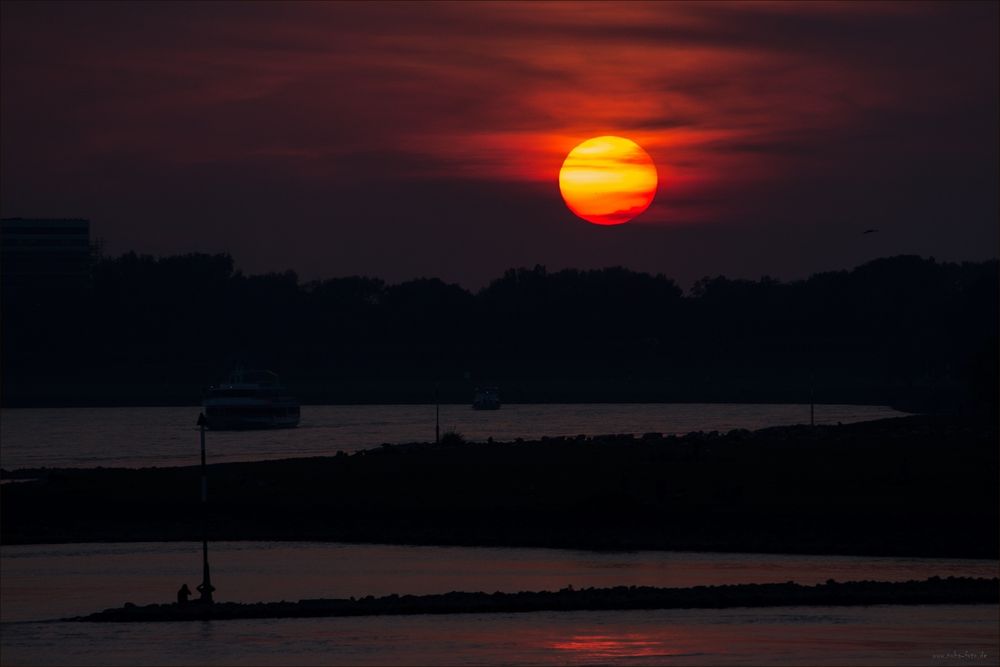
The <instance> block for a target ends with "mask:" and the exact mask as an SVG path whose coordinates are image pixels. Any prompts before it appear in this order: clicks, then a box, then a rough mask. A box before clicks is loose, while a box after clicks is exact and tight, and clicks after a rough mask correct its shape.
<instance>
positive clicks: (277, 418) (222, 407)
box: [202, 369, 299, 431]
mask: <svg viewBox="0 0 1000 667" xmlns="http://www.w3.org/2000/svg"><path fill="white" fill-rule="evenodd" d="M202 406H203V407H204V408H205V419H206V421H207V422H208V428H210V429H213V430H216V431H225V430H237V429H262V428H293V427H295V426H298V425H299V402H298V400H297V399H296V398H295V397H293V396H292V395H290V394H289V393H288V390H287V389H285V387H284V386H282V385H281V383H280V382H278V376H277V375H276V374H274V373H272V372H271V371H248V370H240V369H238V370H236V371H235V372H234V373H233V374H232V375H230V376H229V377H228V378H227V379H226V380H225V382H223V383H222V384H218V385H213V386H211V387H209V388H208V392H207V393H206V395H205V399H204V401H202Z"/></svg>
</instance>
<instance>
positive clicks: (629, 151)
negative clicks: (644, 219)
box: [559, 136, 657, 225]
mask: <svg viewBox="0 0 1000 667" xmlns="http://www.w3.org/2000/svg"><path fill="white" fill-rule="evenodd" d="M656 186H657V176H656V165H655V164H653V160H652V158H650V157H649V154H648V153H646V151H644V150H643V149H642V147H640V146H639V144H637V143H635V142H634V141H630V140H629V139H624V138H622V137H614V136H604V137H594V138H593V139H588V140H586V141H584V142H583V143H581V144H579V145H578V146H577V147H576V148H574V149H573V150H571V151H570V152H569V155H567V156H566V160H565V161H564V162H563V165H562V169H561V170H560V171H559V191H560V192H561V193H562V196H563V199H564V200H565V201H566V206H568V207H569V209H570V210H571V211H573V213H575V214H577V215H578V216H580V217H581V218H583V219H584V220H586V221H588V222H592V223H594V224H597V225H620V224H622V223H623V222H628V221H629V220H631V219H632V218H634V217H636V216H637V215H640V214H641V213H642V212H643V211H645V210H646V209H647V208H649V205H650V204H651V203H652V202H653V197H655V196H656Z"/></svg>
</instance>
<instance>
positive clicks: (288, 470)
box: [0, 416, 1000, 558]
mask: <svg viewBox="0 0 1000 667" xmlns="http://www.w3.org/2000/svg"><path fill="white" fill-rule="evenodd" d="M997 459H998V448H997V426H996V423H995V422H994V421H993V420H990V419H978V420H977V419H970V418H959V417H941V416H914V417H903V418H895V419H885V420H879V421H873V422H862V423H857V424H846V425H843V426H817V427H808V426H792V427H776V428H769V429H763V430H760V431H756V432H749V431H732V432H730V433H728V434H719V433H714V432H713V433H692V434H689V435H686V436H681V437H673V436H668V437H663V436H661V435H659V434H648V435H647V436H645V437H641V438H635V437H631V436H598V437H593V438H584V437H580V438H546V439H543V440H541V441H537V442H514V443H466V442H462V441H446V442H442V444H440V445H434V444H420V443H413V444H408V445H394V446H383V447H381V448H376V449H369V450H364V451H361V452H356V453H354V454H351V455H347V454H343V453H341V454H338V455H337V456H333V457H324V458H311V459H285V460H274V461H263V462H252V463H227V464H215V465H210V466H209V489H210V491H209V494H210V495H209V498H210V506H209V516H210V525H209V535H210V538H211V539H213V540H287V541H337V542H362V543H393V544H424V545H431V544H437V545H465V546H512V547H553V548H575V549H597V550H624V551H630V550H643V549H656V550H679V551H729V552H733V551H739V552H748V553H753V552H761V553H812V554H844V555H871V556H926V557H956V558H996V557H997V554H998V552H1000V549H998V541H1000V539H998V537H1000V536H998V529H997V526H998V523H1000V522H998V514H1000V512H998V508H1000V503H998V502H997V500H998V486H1000V482H998V478H1000V475H998V462H997ZM4 477H5V478H18V477H20V478H24V477H34V478H37V479H36V480H35V481H23V482H20V483H17V484H3V485H0V494H2V500H3V503H2V506H0V512H2V522H3V531H2V533H0V543H2V544H5V545H9V544H37V543H63V542H136V541H190V540H200V539H201V516H202V514H201V511H202V509H201V507H200V503H199V498H198V489H199V484H200V481H199V480H200V471H199V469H198V468H197V467H182V468H146V469H137V470H136V469H112V468H107V469H105V468H98V469H63V470H51V469H49V470H46V469H42V470H37V469H36V470H21V471H14V472H12V473H6V472H5V474H4Z"/></svg>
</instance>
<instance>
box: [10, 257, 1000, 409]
mask: <svg viewBox="0 0 1000 667" xmlns="http://www.w3.org/2000/svg"><path fill="white" fill-rule="evenodd" d="M998 296H1000V295H998V262H997V261H996V260H991V261H985V262H965V263H961V264H956V263H947V262H937V261H935V260H934V259H925V258H920V257H916V256H897V257H890V258H883V259H877V260H874V261H871V262H868V263H866V264H864V265H861V266H859V267H857V268H855V269H853V270H844V271H833V272H826V273H819V274H815V275H813V276H811V277H810V278H808V279H805V280H797V281H791V282H781V281H778V280H775V279H773V278H770V277H767V276H764V277H762V278H761V279H760V280H756V281H754V280H734V279H729V278H725V277H723V276H716V277H706V278H703V279H701V280H699V281H697V282H696V283H695V284H694V286H693V287H692V289H691V290H690V291H689V292H688V293H687V294H685V293H684V291H683V290H682V289H681V288H680V287H678V285H677V284H676V283H675V282H674V281H673V280H672V279H670V278H668V277H666V276H664V275H662V274H658V275H655V276H654V275H649V274H645V273H639V272H635V271H631V270H628V269H624V268H621V267H613V268H606V269H600V270H587V271H580V270H573V269H567V270H562V271H556V272H550V271H547V270H546V269H545V267H543V266H536V267H534V268H531V269H527V268H519V269H511V270H508V271H507V272H506V273H504V275H503V276H502V277H500V278H498V279H496V280H494V281H493V282H492V283H490V284H489V285H488V286H486V287H485V288H483V289H481V290H479V291H477V292H470V291H469V290H466V289H463V288H462V287H461V286H459V285H455V284H447V283H445V282H443V281H441V280H439V279H436V278H420V279H417V280H411V281H407V282H403V283H399V284H387V283H386V282H384V281H383V280H380V279H378V278H371V277H362V276H352V277H346V278H333V279H327V280H319V281H309V282H303V281H300V280H299V278H298V276H297V275H296V274H295V273H294V272H292V271H286V272H283V273H269V274H265V275H245V274H243V273H242V272H240V271H237V270H236V269H235V266H234V261H233V258H232V257H231V256H229V255H227V254H218V255H207V254H188V255H179V256H171V257H163V258H154V257H151V256H148V255H137V254H135V253H128V254H124V255H122V256H120V257H113V258H103V259H99V260H98V261H96V262H95V264H94V266H93V271H92V277H91V280H90V282H89V283H88V284H86V285H80V286H77V287H76V288H70V287H65V288H62V289H57V290H55V289H51V288H49V289H37V290H31V289H24V288H19V290H18V291H16V292H15V291H13V290H10V289H7V290H5V291H4V294H3V320H2V334H3V342H4V345H3V364H4V371H3V372H4V386H3V398H4V403H5V405H30V404H72V403H83V404H85V403H89V402H94V403H130V402H137V403H196V402H197V401H198V400H199V399H200V396H201V391H202V389H203V388H204V386H205V385H207V384H210V383H212V382H215V381H218V380H220V379H221V378H222V377H223V376H225V374H226V373H227V372H228V371H229V370H231V369H232V368H233V366H235V365H236V364H242V365H244V366H247V367H264V368H270V369H272V370H275V371H276V372H278V373H279V374H280V375H281V377H282V379H283V380H284V381H285V383H286V384H288V385H289V386H290V388H292V389H293V390H294V391H296V392H297V393H298V394H299V396H300V397H301V398H302V399H303V400H304V401H306V402H310V401H311V402H324V401H332V402H355V401H357V402H367V401H375V402H377V401H415V402H425V401H429V400H431V398H432V395H433V387H434V385H435V384H437V385H439V387H440V395H441V396H442V398H443V399H444V400H455V401H462V402H464V401H466V400H468V399H469V398H470V391H471V387H472V386H473V385H475V384H477V383H485V382H489V383H495V384H499V385H500V387H501V391H502V393H503V398H504V400H505V401H508V402H509V401H518V400H524V401H551V400H557V401H558V400H567V401H601V400H612V401H614V400H654V401H655V400H694V401H701V400H703V401H715V400H723V401H794V402H806V401H808V400H810V397H813V398H815V399H816V400H817V401H818V402H822V401H854V402H882V403H895V404H898V405H901V406H902V407H915V408H922V409H927V408H953V407H957V406H969V405H973V404H979V405H985V406H989V405H995V404H996V400H997V365H998V364H997V347H998V337H997V331H998V303H1000V298H998Z"/></svg>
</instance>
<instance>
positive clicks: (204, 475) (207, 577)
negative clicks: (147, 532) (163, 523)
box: [198, 414, 215, 602]
mask: <svg viewBox="0 0 1000 667" xmlns="http://www.w3.org/2000/svg"><path fill="white" fill-rule="evenodd" d="M207 425H208V421H207V420H206V419H205V415H204V414H200V415H198V427H199V428H200V429H201V560H202V575H201V585H200V586H198V591H200V592H201V599H202V601H204V602H212V591H214V590H215V587H213V586H212V575H211V572H210V571H209V567H208V471H207V468H206V466H205V426H207Z"/></svg>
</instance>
